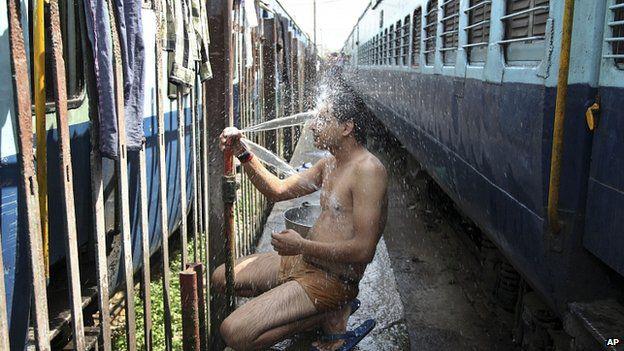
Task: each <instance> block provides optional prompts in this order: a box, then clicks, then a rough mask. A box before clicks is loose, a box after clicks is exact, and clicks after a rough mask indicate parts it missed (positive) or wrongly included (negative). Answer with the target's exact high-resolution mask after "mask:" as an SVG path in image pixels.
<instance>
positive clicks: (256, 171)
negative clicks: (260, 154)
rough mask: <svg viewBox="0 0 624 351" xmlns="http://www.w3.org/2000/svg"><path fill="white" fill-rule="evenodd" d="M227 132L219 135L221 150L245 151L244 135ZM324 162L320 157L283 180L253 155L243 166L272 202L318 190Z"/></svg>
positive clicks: (252, 180)
mask: <svg viewBox="0 0 624 351" xmlns="http://www.w3.org/2000/svg"><path fill="white" fill-rule="evenodd" d="M226 129H227V128H226ZM228 132H229V134H227V135H226V130H224V132H223V133H221V135H220V148H221V150H224V149H225V148H230V149H231V150H232V153H233V154H234V155H235V156H236V155H240V154H241V153H243V152H244V151H245V147H244V146H243V145H242V143H241V142H240V139H241V138H243V137H244V136H243V134H242V133H241V132H240V131H238V130H236V129H234V130H233V131H228ZM325 162H326V159H321V160H320V161H318V162H317V163H316V164H315V165H314V166H312V167H311V168H310V169H308V170H306V171H303V172H300V173H297V174H294V175H292V176H290V177H288V178H286V179H283V180H282V179H279V178H278V177H276V176H275V175H273V173H271V172H270V171H269V170H268V169H266V167H264V165H263V164H262V163H261V162H260V161H259V160H258V159H257V158H255V157H253V158H252V159H251V160H250V161H248V162H245V163H243V168H244V170H245V173H246V174H247V176H248V177H249V179H250V180H251V182H252V183H253V185H254V186H255V187H256V188H257V189H258V190H259V191H260V192H261V193H262V194H263V195H264V196H266V197H267V198H269V200H271V201H273V202H278V201H284V200H289V199H293V198H296V197H300V196H304V195H307V194H310V193H313V192H314V191H316V190H318V189H319V188H320V186H321V183H322V181H323V168H324V165H325Z"/></svg>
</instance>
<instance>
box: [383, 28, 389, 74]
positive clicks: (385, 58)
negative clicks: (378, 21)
mask: <svg viewBox="0 0 624 351" xmlns="http://www.w3.org/2000/svg"><path fill="white" fill-rule="evenodd" d="M388 39H389V38H388V28H386V29H385V30H384V35H383V57H382V62H381V64H382V65H387V64H388V62H389V61H390V59H389V58H388V47H389V46H390V44H389V43H388Z"/></svg>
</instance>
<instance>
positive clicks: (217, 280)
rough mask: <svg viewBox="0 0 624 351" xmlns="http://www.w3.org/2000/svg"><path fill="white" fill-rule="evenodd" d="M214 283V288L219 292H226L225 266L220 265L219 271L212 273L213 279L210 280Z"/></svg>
mask: <svg viewBox="0 0 624 351" xmlns="http://www.w3.org/2000/svg"><path fill="white" fill-rule="evenodd" d="M210 280H211V281H212V286H213V287H214V288H215V289H216V290H217V291H218V292H224V291H225V265H220V266H219V267H217V269H215V270H214V272H212V277H211V278H210Z"/></svg>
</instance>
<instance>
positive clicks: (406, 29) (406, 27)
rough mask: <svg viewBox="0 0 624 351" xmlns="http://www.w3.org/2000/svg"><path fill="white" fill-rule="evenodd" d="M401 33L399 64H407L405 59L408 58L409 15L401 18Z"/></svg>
mask: <svg viewBox="0 0 624 351" xmlns="http://www.w3.org/2000/svg"><path fill="white" fill-rule="evenodd" d="M401 35H402V37H401V65H402V66H407V61H408V59H409V35H410V16H406V17H405V18H404V19H403V30H402V31H401Z"/></svg>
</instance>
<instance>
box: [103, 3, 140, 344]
mask: <svg viewBox="0 0 624 351" xmlns="http://www.w3.org/2000/svg"><path fill="white" fill-rule="evenodd" d="M108 6H109V12H110V15H111V33H112V39H113V40H112V41H113V61H114V64H113V67H114V69H113V70H114V74H115V103H116V112H117V130H118V137H117V148H118V159H117V169H118V170H119V174H118V175H117V186H118V189H119V195H120V196H119V198H120V201H119V202H120V203H119V211H120V213H119V216H120V219H121V220H120V225H121V228H120V231H121V238H122V266H123V272H124V282H125V284H124V293H125V308H126V345H127V348H128V351H135V350H136V348H137V345H136V313H135V305H134V275H133V273H134V269H133V266H132V235H131V232H130V204H129V203H128V201H129V196H128V193H129V189H128V155H127V149H126V120H125V110H124V84H123V74H122V71H123V69H122V61H121V46H120V42H119V40H120V37H119V34H118V32H117V27H116V25H115V23H117V21H116V20H115V17H116V16H115V11H114V10H113V8H112V4H111V2H109V3H108Z"/></svg>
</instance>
